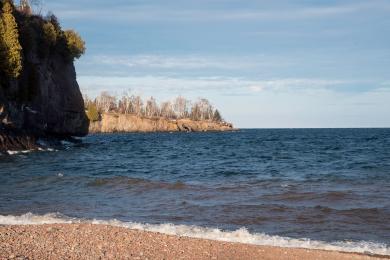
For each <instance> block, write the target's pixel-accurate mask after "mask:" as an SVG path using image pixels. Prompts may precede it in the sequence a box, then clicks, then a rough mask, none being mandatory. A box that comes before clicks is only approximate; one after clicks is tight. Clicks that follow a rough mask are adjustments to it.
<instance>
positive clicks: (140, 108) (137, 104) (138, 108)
mask: <svg viewBox="0 0 390 260" xmlns="http://www.w3.org/2000/svg"><path fill="white" fill-rule="evenodd" d="M131 104H132V108H133V111H132V113H134V114H136V115H137V116H142V115H144V102H143V101H142V99H141V97H140V96H134V95H132V96H131Z"/></svg>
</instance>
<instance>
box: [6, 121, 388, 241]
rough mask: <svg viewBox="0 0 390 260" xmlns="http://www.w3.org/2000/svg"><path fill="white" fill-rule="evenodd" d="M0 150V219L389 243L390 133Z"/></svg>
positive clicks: (326, 132) (272, 134)
mask: <svg viewBox="0 0 390 260" xmlns="http://www.w3.org/2000/svg"><path fill="white" fill-rule="evenodd" d="M57 149H58V151H55V152H34V153H29V154H17V155H12V156H1V157H0V215H21V214H25V213H27V212H32V213H34V214H45V213H49V212H59V213H61V214H64V215H66V216H71V217H77V218H87V219H91V218H96V219H114V218H115V219H118V220H122V221H136V222H142V223H151V224H153V223H155V224H158V223H173V224H190V225H197V226H203V227H217V228H221V229H224V230H235V229H238V228H241V227H246V228H247V229H248V230H249V231H251V232H264V233H266V234H269V235H279V236H286V237H292V238H310V239H317V240H323V241H340V240H342V241H344V240H348V241H360V240H364V241H373V242H380V243H385V244H388V245H389V244H390V129H294V130H292V129H285V130H241V131H238V132H229V133H152V134H137V133H129V134H104V135H103V134H102V135H91V136H88V137H86V138H84V139H83V143H82V144H77V145H73V144H65V145H64V146H63V147H58V148H57Z"/></svg>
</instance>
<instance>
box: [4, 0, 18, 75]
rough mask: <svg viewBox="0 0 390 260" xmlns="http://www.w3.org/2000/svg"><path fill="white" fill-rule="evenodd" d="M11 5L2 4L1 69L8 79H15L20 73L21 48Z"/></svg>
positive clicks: (7, 2)
mask: <svg viewBox="0 0 390 260" xmlns="http://www.w3.org/2000/svg"><path fill="white" fill-rule="evenodd" d="M12 12H13V5H12V4H11V3H10V1H5V2H4V3H3V13H2V16H1V23H2V28H0V29H1V30H2V31H1V42H2V46H3V50H2V51H5V53H2V57H1V58H2V60H1V67H2V69H3V70H4V71H5V72H6V74H7V75H8V76H9V77H12V78H17V77H19V75H20V73H21V71H22V54H21V51H22V46H21V45H20V43H19V32H18V25H17V23H16V21H15V17H14V16H13V14H12Z"/></svg>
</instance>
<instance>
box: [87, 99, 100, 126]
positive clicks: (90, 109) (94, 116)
mask: <svg viewBox="0 0 390 260" xmlns="http://www.w3.org/2000/svg"><path fill="white" fill-rule="evenodd" d="M87 117H88V119H89V121H90V122H95V121H99V119H100V115H99V112H98V110H97V108H96V105H95V104H94V103H89V104H88V106H87Z"/></svg>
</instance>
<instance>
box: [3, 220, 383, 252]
mask: <svg viewBox="0 0 390 260" xmlns="http://www.w3.org/2000/svg"><path fill="white" fill-rule="evenodd" d="M64 223H65V224H71V223H92V224H96V225H111V226H117V227H123V228H129V229H134V230H142V231H150V232H157V233H162V234H167V235H176V236H184V237H191V238H201V239H211V240H217V241H224V242H235V243H245V244H253V245H262V246H278V247H289V248H306V249H320V250H331V251H341V252H354V253H364V254H377V255H386V256H388V255H390V247H389V246H388V245H386V244H383V243H376V242H370V241H335V242H324V241H318V240H311V239H307V238H302V239H297V238H289V237H282V236H271V235H267V234H264V233H250V232H249V231H248V230H247V229H245V228H241V229H238V230H235V231H223V230H220V229H218V228H204V227H199V226H190V225H174V224H171V223H166V224H142V223H136V222H123V221H119V220H116V219H113V220H97V219H93V220H84V219H77V218H70V217H66V216H63V215H61V214H59V213H50V214H45V215H34V214H32V213H27V214H24V215H21V216H2V215H0V225H42V224H64Z"/></svg>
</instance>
